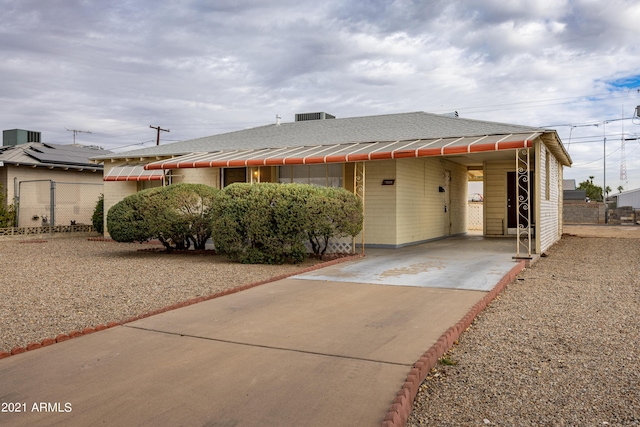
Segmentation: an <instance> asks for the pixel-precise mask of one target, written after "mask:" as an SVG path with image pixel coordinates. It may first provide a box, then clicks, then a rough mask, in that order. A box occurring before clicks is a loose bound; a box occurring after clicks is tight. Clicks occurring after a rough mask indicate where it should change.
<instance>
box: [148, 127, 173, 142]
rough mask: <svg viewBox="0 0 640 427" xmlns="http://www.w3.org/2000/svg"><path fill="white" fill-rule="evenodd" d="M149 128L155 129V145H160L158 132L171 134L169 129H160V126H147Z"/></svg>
mask: <svg viewBox="0 0 640 427" xmlns="http://www.w3.org/2000/svg"><path fill="white" fill-rule="evenodd" d="M149 127H150V128H151V129H156V130H157V131H158V136H157V137H156V145H160V131H162V132H171V131H170V130H169V129H162V128H161V127H160V126H151V125H149Z"/></svg>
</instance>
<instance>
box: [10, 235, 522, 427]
mask: <svg viewBox="0 0 640 427" xmlns="http://www.w3.org/2000/svg"><path fill="white" fill-rule="evenodd" d="M509 243H510V245H509ZM481 245H489V246H490V247H491V249H490V248H489V246H481ZM491 245H493V246H491ZM503 246H510V247H511V249H513V247H514V242H513V241H512V240H504V241H503V240H497V241H489V240H485V239H481V238H479V239H476V238H473V237H472V238H466V239H465V238H455V239H449V240H446V241H440V242H433V243H429V244H425V245H420V246H416V247H412V248H404V249H400V250H380V251H373V250H372V251H369V252H368V254H367V256H366V257H365V258H364V259H361V260H357V261H352V262H348V263H344V264H341V265H336V266H333V267H328V268H324V269H321V270H317V271H315V272H311V273H308V274H304V275H300V276H296V277H292V278H288V279H284V280H279V281H276V282H272V283H269V284H265V285H262V286H258V287H255V288H252V289H249V290H246V291H243V292H239V293H236V294H232V295H227V296H224V297H221V298H217V299H213V300H210V301H206V302H203V303H199V304H195V305H192V306H189V307H185V308H181V309H178V310H174V311H170V312H166V313H163V314H160V315H156V316H152V317H149V318H146V319H143V320H139V321H136V322H132V323H128V324H126V325H123V326H118V327H115V328H112V329H108V330H106V331H102V332H98V333H94V334H91V335H87V336H83V337H81V338H78V339H72V340H69V341H66V342H63V343H59V344H56V345H53V346H49V347H45V348H42V349H39V350H36V351H30V352H27V353H24V354H20V355H16V356H12V357H9V358H7V359H3V360H0V401H1V402H7V403H8V402H13V403H17V404H19V407H20V408H24V409H25V411H24V412H21V413H15V412H14V413H6V412H0V424H1V425H25V426H26V425H29V426H33V425H47V426H49V425H65V426H86V425H98V424H99V425H114V426H115V425H117V426H127V425H149V426H151V425H154V426H157V425H171V426H173V425H202V426H329V425H330V426H377V425H380V424H381V422H382V421H383V419H384V416H385V413H386V412H387V410H388V408H389V406H390V405H391V403H392V401H393V399H394V397H395V395H396V392H397V391H398V390H399V389H400V387H401V386H402V384H403V382H404V381H405V379H406V376H407V374H408V372H409V370H410V368H411V366H412V365H413V364H414V362H416V361H417V360H418V359H419V358H420V357H421V356H422V355H423V353H424V352H425V351H426V350H427V349H428V348H429V347H431V346H432V345H433V344H434V343H435V342H436V341H437V340H438V338H439V337H440V336H441V335H442V334H443V333H444V332H445V331H446V330H447V329H448V328H449V327H450V326H452V325H454V324H455V323H456V322H458V321H459V320H460V319H461V318H462V317H463V316H465V315H466V314H467V313H468V312H469V310H470V309H471V308H472V307H473V306H474V305H475V304H476V303H477V302H478V301H479V300H481V299H482V298H483V297H484V296H485V295H486V291H487V290H488V289H490V288H491V287H492V285H491V283H493V285H495V284H496V283H497V282H498V281H499V280H500V279H502V277H503V276H504V275H505V274H507V273H508V272H509V271H510V270H511V269H512V268H513V267H514V266H516V263H514V262H513V261H508V260H507V259H506V257H507V255H508V257H509V259H510V257H511V255H512V253H509V252H508V251H506V249H504V248H503ZM465 248H468V249H465ZM465 250H467V251H470V252H468V255H469V258H468V260H467V261H465V257H464V256H463V255H462V254H463V253H464V252H465ZM505 251H506V252H505ZM478 252H480V253H481V254H483V257H482V258H479V254H478ZM465 262H466V264H465ZM465 265H466V267H465ZM433 266H437V267H433ZM481 267H482V269H481ZM424 268H426V269H428V271H429V272H430V273H431V274H433V275H437V277H438V279H434V278H432V277H431V275H430V274H425V273H424V271H423V269H424ZM468 276H473V278H469V277H468ZM494 279H495V280H494ZM358 280H359V281H358ZM386 285H391V286H386ZM43 403H44V406H43V405H42V404H43ZM34 404H35V406H34ZM13 407H14V408H15V407H16V406H15V405H14V406H13ZM34 408H35V410H34ZM38 408H47V409H50V410H47V411H40V410H37V409H38Z"/></svg>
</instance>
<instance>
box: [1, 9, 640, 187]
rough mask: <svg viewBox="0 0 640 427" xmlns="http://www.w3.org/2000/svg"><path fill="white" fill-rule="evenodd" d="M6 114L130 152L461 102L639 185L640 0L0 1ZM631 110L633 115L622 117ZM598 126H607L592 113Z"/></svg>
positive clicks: (587, 170) (436, 109)
mask: <svg viewBox="0 0 640 427" xmlns="http://www.w3.org/2000/svg"><path fill="white" fill-rule="evenodd" d="M0 10H1V11H2V25H1V26H0V124H1V126H2V128H3V129H15V128H18V129H28V130H36V131H41V132H42V137H43V142H50V143H60V144H67V143H72V142H73V136H74V133H73V132H71V131H68V130H67V129H71V130H73V129H76V130H82V131H87V132H91V133H90V134H89V133H77V134H76V142H78V143H82V144H92V145H100V146H103V147H105V148H107V149H114V150H116V151H122V150H126V149H131V148H142V147H145V146H150V145H153V144H155V137H156V133H155V130H153V129H150V128H149V126H150V125H153V126H161V127H162V128H164V129H169V130H170V132H163V133H162V135H161V139H162V143H170V142H172V141H180V140H184V139H190V138H196V137H201V136H207V135H213V134H217V133H223V132H228V131H233V130H238V129H243V128H248V127H254V126H261V125H265V124H270V123H275V120H276V115H280V116H281V117H282V120H283V121H293V119H294V114H295V113H299V112H312V111H325V112H328V113H331V114H333V115H335V116H337V117H354V116H365V115H375V114H385V113H402V112H411V111H426V112H432V113H449V112H452V111H458V113H459V115H460V116H461V117H464V118H472V119H481V120H491V121H499V122H506V123H514V124H523V125H529V126H545V127H552V128H555V129H557V131H558V133H559V135H560V137H561V138H562V139H563V141H564V144H565V146H566V147H567V148H568V151H569V153H570V155H571V156H572V158H573V161H574V167H573V168H572V169H568V170H567V171H566V172H565V178H570V179H576V180H577V182H580V181H582V180H585V179H587V178H588V177H589V176H591V175H593V176H594V177H595V182H596V183H597V184H599V185H601V184H602V180H603V168H604V160H603V158H604V147H603V145H604V144H603V142H604V138H605V136H606V139H607V144H606V149H607V159H606V169H607V181H606V182H607V185H608V186H610V187H611V188H613V189H614V193H615V192H616V190H615V189H616V188H617V187H618V186H619V185H623V186H624V187H625V188H627V189H631V188H639V187H640V140H634V139H630V140H627V141H626V142H625V153H626V168H627V177H628V183H626V182H621V180H620V171H621V151H622V150H621V145H622V144H621V141H622V138H623V137H624V138H636V137H640V119H638V118H636V119H633V118H632V117H633V115H634V110H635V107H636V106H637V105H640V49H639V48H638V46H639V45H640V37H639V36H640V31H639V28H640V3H638V2H637V0H575V1H574V0H565V1H563V0H521V1H517V0H474V1H462V0H446V1H434V0H425V1H418V0H396V1H393V0H371V1H367V0H360V1H357V2H356V1H345V0H335V1H334V0H322V1H317V0H314V1H307V0H279V1H277V2H276V1H269V0H215V1H214V0H209V1H204V0H200V1H198V0H192V1H188V0H182V1H180V0H171V1H164V0H129V1H124V0H110V1H99V0H94V1H92V0H0ZM623 118H624V120H623ZM596 125H597V126H596Z"/></svg>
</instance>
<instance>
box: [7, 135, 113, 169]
mask: <svg viewBox="0 0 640 427" xmlns="http://www.w3.org/2000/svg"><path fill="white" fill-rule="evenodd" d="M106 153H110V151H106V150H100V149H96V148H89V147H82V146H77V145H59V144H44V143H40V142H29V143H26V144H18V145H11V146H4V147H0V161H2V162H3V163H4V164H9V165H16V166H19V165H26V166H32V167H46V168H49V169H53V168H62V169H77V170H94V171H97V170H102V165H101V164H96V163H95V162H92V161H91V160H89V159H90V158H91V157H94V156H96V155H97V154H106Z"/></svg>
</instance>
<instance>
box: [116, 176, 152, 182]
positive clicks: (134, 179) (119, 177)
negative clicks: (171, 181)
mask: <svg viewBox="0 0 640 427" xmlns="http://www.w3.org/2000/svg"><path fill="white" fill-rule="evenodd" d="M160 180H162V177H161V176H145V177H139V176H136V177H129V176H109V177H106V178H105V179H104V181H112V182H113V181H160Z"/></svg>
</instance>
